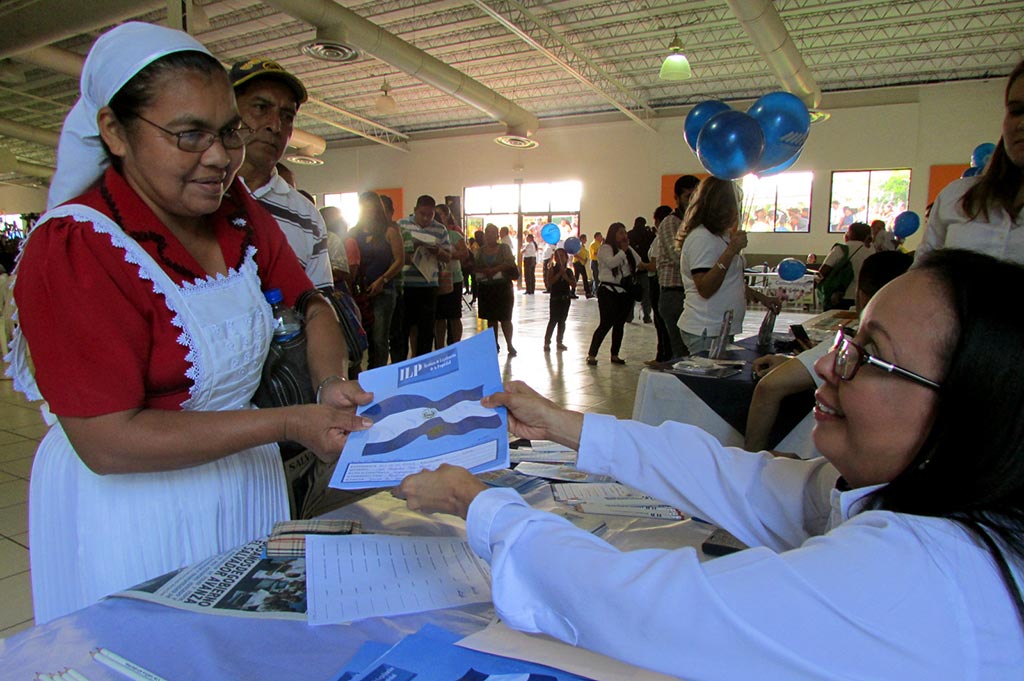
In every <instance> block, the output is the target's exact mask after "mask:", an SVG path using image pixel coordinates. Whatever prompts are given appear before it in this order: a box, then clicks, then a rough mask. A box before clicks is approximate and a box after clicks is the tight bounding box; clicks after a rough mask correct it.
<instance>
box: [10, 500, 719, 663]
mask: <svg viewBox="0 0 1024 681" xmlns="http://www.w3.org/2000/svg"><path fill="white" fill-rule="evenodd" d="M526 498H527V500H528V501H529V502H530V503H531V504H532V505H534V506H536V507H540V508H550V507H552V506H554V505H555V503H556V502H555V501H554V499H553V498H552V496H551V491H550V487H549V486H547V485H544V486H542V487H540V488H538V489H535V490H533V491H531V492H530V493H529V494H528V495H526ZM327 517H335V518H348V519H352V520H359V521H361V522H362V523H363V528H364V530H366V531H375V530H385V531H388V532H400V533H409V534H417V535H433V536H461V537H465V522H464V521H462V520H461V519H458V518H455V517H452V516H444V515H432V516H424V515H422V514H419V513H413V512H411V511H408V510H406V508H405V502H403V501H399V500H397V499H394V498H393V497H392V496H391V495H390V494H389V493H388V492H382V493H380V494H377V495H374V496H372V497H368V498H366V499H364V500H362V501H360V502H358V503H356V504H352V505H350V506H345V507H343V508H341V509H338V510H337V511H334V512H332V513H330V514H328V516H327ZM601 517H602V519H604V520H605V521H606V522H607V525H608V528H607V530H606V531H605V532H604V533H603V534H602V535H601V536H602V537H603V538H604V539H606V540H607V541H609V542H610V543H611V544H613V545H615V546H617V547H618V548H620V549H623V550H630V549H639V548H651V547H665V548H676V547H679V546H685V545H691V546H695V547H699V545H700V543H701V542H702V541H703V540H704V539H705V538H706V537H707V536H708V535H709V534H710V533H711V530H712V527H711V526H710V525H706V524H703V523H697V522H694V521H690V520H686V521H674V522H673V521H663V520H645V519H637V518H622V517H614V516H601ZM697 550H698V552H699V551H700V549H699V548H698V549H697ZM701 557H702V558H703V555H701ZM493 616H494V609H493V607H492V606H491V604H489V603H487V604H480V605H475V606H469V607H464V608H452V609H446V610H432V611H428V612H424V613H419V614H414V615H404V616H401V617H391V618H373V619H367V620H360V621H358V622H353V623H351V624H344V625H326V626H317V627H313V626H310V625H308V624H306V623H305V622H296V621H287V620H273V619H250V618H242V617H230V616H223V615H206V614H197V613H192V612H186V611H184V610H178V609H176V608H170V607H165V606H160V605H156V604H153V603H146V602H143V601H137V600H134V599H127V598H108V599H106V600H104V601H101V602H99V603H97V604H95V605H91V606H89V607H87V608H84V609H82V610H79V611H78V612H76V613H72V614H70V615H67V616H65V617H62V618H59V619H57V620H54V621H53V622H49V623H47V624H44V625H42V626H38V627H35V628H32V629H29V630H27V631H23V632H21V633H19V634H16V635H15V636H13V637H11V638H9V639H6V640H3V641H0V669H2V670H3V672H2V674H3V678H4V679H19V680H20V679H24V680H26V681H28V680H29V679H32V678H33V677H34V674H35V673H36V672H55V671H58V670H60V669H63V668H64V667H73V668H75V669H77V670H78V671H80V672H82V673H83V674H85V676H87V677H88V678H89V679H90V681H124V677H122V676H120V675H118V674H116V673H115V672H113V671H111V670H109V669H107V668H106V667H104V666H102V665H100V664H98V663H96V662H93V661H92V659H91V658H90V656H89V651H90V650H92V649H94V648H96V647H99V646H103V647H105V648H109V649H111V650H113V651H114V652H116V653H119V654H120V655H122V656H124V657H126V658H128V659H129V660H131V661H133V662H135V663H137V664H140V665H142V666H143V667H145V668H147V669H149V670H150V671H152V672H154V673H156V674H159V675H161V676H163V677H164V678H166V679H168V681H192V680H197V679H245V680H246V681H261V680H263V679H266V680H267V681H271V680H272V681H281V680H282V679H297V678H301V679H311V680H316V679H324V680H326V679H331V678H333V677H334V675H335V674H336V673H337V672H338V670H340V669H341V668H342V667H343V666H344V665H345V664H346V663H347V662H348V661H349V659H350V658H351V657H352V655H353V654H354V653H355V652H356V650H357V649H358V648H359V646H361V645H362V644H363V643H364V642H365V641H368V640H377V641H382V642H385V643H396V642H398V641H399V640H400V639H401V638H403V637H404V636H406V635H408V634H411V633H413V632H415V631H417V630H419V629H420V627H422V626H423V625H424V624H428V623H430V624H436V625H438V626H442V627H445V628H447V629H449V630H451V631H454V632H456V633H459V634H463V635H468V634H471V633H473V632H476V631H478V630H480V629H482V628H483V627H484V626H486V625H487V623H488V622H490V620H491V618H492V617H493Z"/></svg>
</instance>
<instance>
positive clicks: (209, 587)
mask: <svg viewBox="0 0 1024 681" xmlns="http://www.w3.org/2000/svg"><path fill="white" fill-rule="evenodd" d="M265 551H266V541H265V540H262V539H259V540H256V541H252V542H249V543H248V544H246V545H244V546H242V547H241V548H238V549H235V550H233V551H227V552H225V553H222V554H220V555H218V556H213V557H212V558H207V559H206V560H204V561H200V562H198V563H196V564H195V565H191V566H189V567H186V568H182V569H181V570H177V571H175V572H169V573H167V574H166V575H162V576H160V577H157V578H155V579H151V580H149V581H147V582H143V583H142V584H139V585H137V586H134V587H132V588H131V589H128V590H126V591H122V592H120V593H117V594H114V595H115V596H118V597H123V598H137V599H139V600H143V601H149V602H151V603H159V604H160V605H167V606H170V607H172V608H179V609H182V610H190V611H192V612H203V613H209V614H213V615H230V616H233V617H257V618H263V619H286V620H305V619H306V561H305V558H290V559H285V560H280V559H273V558H264V553H265Z"/></svg>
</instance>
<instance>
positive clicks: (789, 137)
mask: <svg viewBox="0 0 1024 681" xmlns="http://www.w3.org/2000/svg"><path fill="white" fill-rule="evenodd" d="M747 113H748V114H750V116H751V118H753V119H754V120H755V121H757V122H758V124H759V125H760V126H761V132H763V133H764V154H763V155H762V156H761V162H760V164H759V166H758V168H759V169H769V168H775V167H776V166H779V165H781V164H783V163H785V162H786V161H788V160H789V159H791V158H793V157H794V156H796V155H797V154H799V153H800V150H801V149H803V147H804V142H806V141H807V135H808V133H809V132H810V129H811V114H810V112H809V111H808V110H807V105H805V104H804V103H803V102H802V101H800V98H799V97H797V96H796V95H793V94H790V93H788V92H770V93H768V94H767V95H765V96H763V97H761V98H760V99H758V100H757V101H756V102H754V104H753V106H751V107H750V108H749V109H747Z"/></svg>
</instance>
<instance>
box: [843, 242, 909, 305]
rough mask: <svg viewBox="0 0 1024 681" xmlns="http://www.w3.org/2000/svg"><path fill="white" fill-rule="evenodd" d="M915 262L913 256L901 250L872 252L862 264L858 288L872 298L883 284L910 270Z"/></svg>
mask: <svg viewBox="0 0 1024 681" xmlns="http://www.w3.org/2000/svg"><path fill="white" fill-rule="evenodd" d="M913 263H914V259H913V258H912V257H910V256H909V255H907V254H906V253H900V252H899V251H882V252H881V253H872V254H871V255H869V256H868V257H867V258H865V259H864V263H863V264H862V265H861V266H860V274H859V275H858V276H857V288H858V289H859V290H860V291H861V293H863V294H864V295H865V296H867V297H868V298H869V299H870V298H872V297H873V296H874V295H875V294H876V293H878V291H879V289H881V288H882V287H883V286H885V285H886V284H888V283H889V282H890V281H892V280H893V279H895V278H896V277H898V276H900V275H901V274H903V273H905V272H906V271H907V270H909V269H910V266H911V265H912V264H913Z"/></svg>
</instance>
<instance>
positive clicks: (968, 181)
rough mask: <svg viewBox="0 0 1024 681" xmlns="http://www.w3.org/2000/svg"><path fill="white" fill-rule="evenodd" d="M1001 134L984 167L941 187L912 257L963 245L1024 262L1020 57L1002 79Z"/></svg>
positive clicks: (1022, 67)
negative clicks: (1004, 110)
mask: <svg viewBox="0 0 1024 681" xmlns="http://www.w3.org/2000/svg"><path fill="white" fill-rule="evenodd" d="M1004 104H1005V106H1006V113H1005V115H1004V116H1003V136H1002V138H1001V139H1000V140H999V142H998V143H997V144H996V148H995V151H993V152H992V157H991V158H990V159H989V160H988V163H986V164H985V169H984V171H983V172H982V173H981V174H980V175H978V176H976V177H968V178H964V179H961V180H956V181H955V182H953V183H951V184H950V185H949V186H948V187H946V188H945V189H943V190H942V191H941V192H939V196H938V198H936V199H935V205H934V206H933V207H932V211H931V214H930V216H929V218H928V227H927V229H926V230H925V233H924V237H923V238H922V240H921V244H920V245H919V246H918V247H917V251H916V252H915V258H922V257H923V256H924V255H926V254H927V253H928V252H929V251H932V250H934V249H936V248H965V249H967V250H971V251H976V252H978V253H985V254H987V255H991V256H993V257H995V258H1000V259H1001V260H1009V261H1011V262H1018V263H1024V61H1021V62H1020V63H1018V64H1017V66H1016V68H1014V69H1013V72H1012V73H1010V77H1009V79H1008V80H1007V83H1006V95H1005V98H1004Z"/></svg>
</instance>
